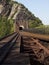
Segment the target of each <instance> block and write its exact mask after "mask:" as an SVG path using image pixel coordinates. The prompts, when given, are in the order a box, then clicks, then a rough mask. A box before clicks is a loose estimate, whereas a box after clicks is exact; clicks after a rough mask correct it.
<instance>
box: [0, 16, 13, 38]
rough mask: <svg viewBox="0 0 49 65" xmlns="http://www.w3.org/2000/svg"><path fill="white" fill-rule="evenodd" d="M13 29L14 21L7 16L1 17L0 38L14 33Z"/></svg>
mask: <svg viewBox="0 0 49 65" xmlns="http://www.w3.org/2000/svg"><path fill="white" fill-rule="evenodd" d="M13 31H14V29H13V22H12V21H11V20H8V19H7V18H6V17H5V18H2V17H0V38H1V37H4V36H5V35H8V34H10V33H12V32H13Z"/></svg>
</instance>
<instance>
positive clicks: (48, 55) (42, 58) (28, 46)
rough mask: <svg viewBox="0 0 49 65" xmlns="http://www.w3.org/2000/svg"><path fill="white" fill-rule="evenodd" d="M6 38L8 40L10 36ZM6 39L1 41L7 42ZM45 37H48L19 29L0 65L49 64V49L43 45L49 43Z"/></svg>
mask: <svg viewBox="0 0 49 65" xmlns="http://www.w3.org/2000/svg"><path fill="white" fill-rule="evenodd" d="M39 38H40V39H43V40H40V39H39ZM6 39H7V40H8V41H9V39H10V38H9V39H8V38H6ZM6 39H5V40H2V41H5V42H7V40H6ZM47 39H49V38H48V37H47V38H46V37H44V36H43V37H42V36H37V35H35V36H34V35H33V34H32V33H29V32H23V31H21V32H20V33H19V37H18V38H17V39H16V38H15V40H16V41H15V42H14V40H13V42H14V45H13V46H12V47H11V48H10V51H9V53H8V54H7V56H6V57H5V58H4V61H3V63H1V64H0V65H49V49H48V48H46V47H47V46H44V45H43V44H44V43H46V44H48V43H49V41H48V40H47ZM44 40H47V42H46V41H44ZM11 44H12V43H11ZM3 46H4V45H3ZM3 55H4V54H3ZM0 60H1V59H0Z"/></svg>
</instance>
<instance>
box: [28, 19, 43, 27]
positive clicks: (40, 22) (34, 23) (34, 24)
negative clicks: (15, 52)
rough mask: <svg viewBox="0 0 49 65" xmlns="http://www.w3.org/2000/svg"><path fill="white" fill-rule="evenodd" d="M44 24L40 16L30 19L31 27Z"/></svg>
mask: <svg viewBox="0 0 49 65" xmlns="http://www.w3.org/2000/svg"><path fill="white" fill-rule="evenodd" d="M40 25H43V24H42V21H41V20H40V19H39V18H35V19H34V20H29V28H34V27H38V26H40Z"/></svg>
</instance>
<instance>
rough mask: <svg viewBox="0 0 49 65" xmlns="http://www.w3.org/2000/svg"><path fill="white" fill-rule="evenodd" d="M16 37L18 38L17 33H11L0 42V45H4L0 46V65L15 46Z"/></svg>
mask: <svg viewBox="0 0 49 65" xmlns="http://www.w3.org/2000/svg"><path fill="white" fill-rule="evenodd" d="M18 37H19V34H18V33H13V34H11V35H8V36H7V37H5V38H4V39H2V40H1V41H0V44H1V43H4V44H2V45H1V46H0V65H1V64H2V63H3V61H4V60H5V58H6V57H7V55H8V53H9V51H10V49H11V48H12V46H13V45H14V44H15V42H16V40H17V38H18Z"/></svg>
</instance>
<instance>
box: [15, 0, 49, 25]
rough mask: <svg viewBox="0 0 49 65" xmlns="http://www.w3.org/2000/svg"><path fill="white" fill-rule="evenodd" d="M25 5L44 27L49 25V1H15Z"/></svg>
mask: <svg viewBox="0 0 49 65" xmlns="http://www.w3.org/2000/svg"><path fill="white" fill-rule="evenodd" d="M15 1H17V2H19V3H22V4H23V5H25V6H26V7H27V8H28V10H29V11H31V12H32V13H33V14H34V15H35V16H36V17H39V18H40V19H41V20H42V22H43V24H44V25H49V0H15Z"/></svg>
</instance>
